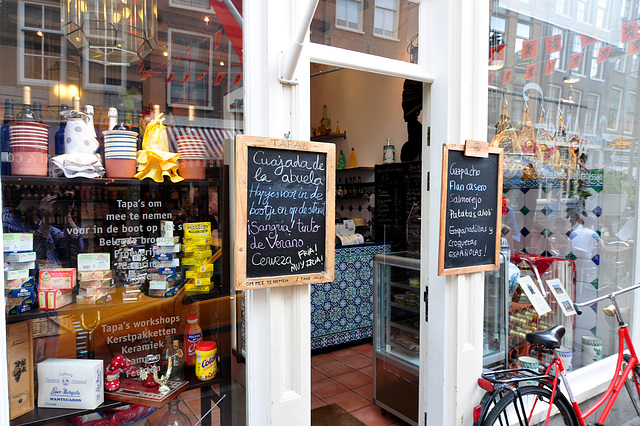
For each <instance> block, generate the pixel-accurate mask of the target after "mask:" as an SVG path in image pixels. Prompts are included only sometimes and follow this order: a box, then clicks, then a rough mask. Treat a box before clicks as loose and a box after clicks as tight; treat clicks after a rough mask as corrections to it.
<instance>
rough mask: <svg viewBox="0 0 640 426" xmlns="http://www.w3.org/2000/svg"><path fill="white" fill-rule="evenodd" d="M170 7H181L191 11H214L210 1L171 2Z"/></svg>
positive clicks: (174, 0)
mask: <svg viewBox="0 0 640 426" xmlns="http://www.w3.org/2000/svg"><path fill="white" fill-rule="evenodd" d="M169 5H170V6H173V7H179V8H181V9H190V10H199V11H202V10H213V8H212V7H211V4H210V3H209V0H171V1H170V2H169Z"/></svg>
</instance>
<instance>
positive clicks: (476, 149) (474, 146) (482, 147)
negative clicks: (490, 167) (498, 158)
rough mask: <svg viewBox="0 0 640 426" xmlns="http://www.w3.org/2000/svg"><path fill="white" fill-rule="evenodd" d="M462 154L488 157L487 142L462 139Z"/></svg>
mask: <svg viewBox="0 0 640 426" xmlns="http://www.w3.org/2000/svg"><path fill="white" fill-rule="evenodd" d="M464 155H466V156H467V157H480V158H487V157H489V143H488V142H483V141H472V140H466V141H464Z"/></svg>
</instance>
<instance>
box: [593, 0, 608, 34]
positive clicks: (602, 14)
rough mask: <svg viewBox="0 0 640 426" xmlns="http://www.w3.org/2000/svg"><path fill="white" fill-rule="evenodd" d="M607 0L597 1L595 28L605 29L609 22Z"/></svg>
mask: <svg viewBox="0 0 640 426" xmlns="http://www.w3.org/2000/svg"><path fill="white" fill-rule="evenodd" d="M609 8H610V5H609V0H598V4H597V9H596V27H598V28H603V29H607V23H608V22H609Z"/></svg>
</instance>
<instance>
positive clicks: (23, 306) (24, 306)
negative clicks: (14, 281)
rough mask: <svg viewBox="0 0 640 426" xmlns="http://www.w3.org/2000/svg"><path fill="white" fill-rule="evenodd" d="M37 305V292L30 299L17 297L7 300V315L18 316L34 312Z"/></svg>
mask: <svg viewBox="0 0 640 426" xmlns="http://www.w3.org/2000/svg"><path fill="white" fill-rule="evenodd" d="M34 307H37V305H36V297H35V292H34V293H33V296H29V297H15V298H7V299H5V313H6V314H7V315H17V314H22V313H25V312H28V311H30V310H32V309H33V308H34Z"/></svg>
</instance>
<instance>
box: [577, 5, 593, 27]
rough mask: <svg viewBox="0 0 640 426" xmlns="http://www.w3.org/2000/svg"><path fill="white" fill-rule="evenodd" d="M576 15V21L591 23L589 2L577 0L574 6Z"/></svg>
mask: <svg viewBox="0 0 640 426" xmlns="http://www.w3.org/2000/svg"><path fill="white" fill-rule="evenodd" d="M576 9H577V10H576V12H577V13H576V14H577V17H578V21H579V22H582V23H585V24H590V23H591V0H578V1H577V4H576Z"/></svg>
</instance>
